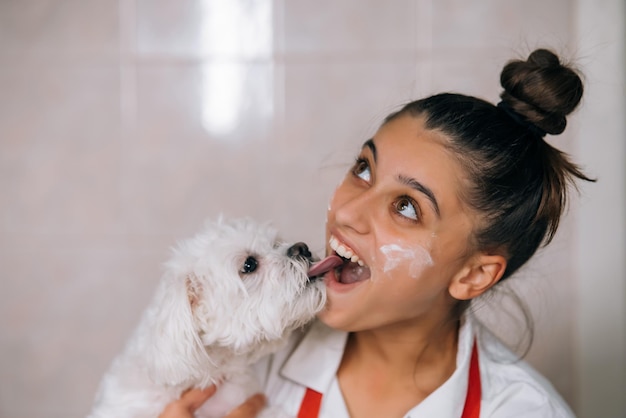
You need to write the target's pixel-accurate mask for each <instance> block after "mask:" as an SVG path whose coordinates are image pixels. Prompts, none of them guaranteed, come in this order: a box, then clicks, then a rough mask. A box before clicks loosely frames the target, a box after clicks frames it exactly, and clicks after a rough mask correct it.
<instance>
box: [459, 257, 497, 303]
mask: <svg viewBox="0 0 626 418" xmlns="http://www.w3.org/2000/svg"><path fill="white" fill-rule="evenodd" d="M505 270H506V258H504V257H503V256H501V255H496V254H482V253H481V254H478V255H476V256H474V257H472V258H471V259H470V260H469V261H468V263H467V264H466V265H465V266H464V267H463V268H462V269H461V270H460V271H459V272H458V273H457V275H456V276H454V278H453V279H452V281H451V282H450V285H449V286H448V291H449V292H450V295H451V296H452V297H453V298H455V299H457V300H469V299H473V298H475V297H477V296H480V295H482V294H483V293H484V292H486V291H487V290H489V289H490V288H491V287H492V286H493V285H495V284H496V283H498V281H499V280H500V279H501V278H502V275H503V274H504V271H505Z"/></svg>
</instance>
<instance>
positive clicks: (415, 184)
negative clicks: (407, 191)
mask: <svg viewBox="0 0 626 418" xmlns="http://www.w3.org/2000/svg"><path fill="white" fill-rule="evenodd" d="M398 181H400V183H402V184H405V185H407V186H409V187H410V188H412V189H413V190H416V191H418V192H420V193H422V194H424V195H425V196H426V197H427V198H428V200H430V203H432V205H433V209H434V210H435V213H436V214H437V217H438V218H441V213H440V212H439V204H438V203H437V199H436V198H435V194H434V193H433V191H432V190H430V189H429V188H428V187H426V186H424V185H423V184H422V183H420V182H419V181H417V180H415V179H414V178H411V177H407V176H404V175H402V174H399V175H398Z"/></svg>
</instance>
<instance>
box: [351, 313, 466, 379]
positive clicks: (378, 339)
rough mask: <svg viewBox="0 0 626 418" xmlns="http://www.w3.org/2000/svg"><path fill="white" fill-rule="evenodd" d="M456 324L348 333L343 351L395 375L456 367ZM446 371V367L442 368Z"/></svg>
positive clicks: (409, 326) (396, 326)
mask: <svg viewBox="0 0 626 418" xmlns="http://www.w3.org/2000/svg"><path fill="white" fill-rule="evenodd" d="M458 330H459V321H446V322H445V323H439V324H436V325H430V326H429V325H421V326H420V325H414V324H404V323H403V324H396V325H393V326H387V327H383V328H379V329H373V330H366V331H359V332H355V333H351V334H350V336H349V339H348V345H347V347H346V352H347V353H348V352H350V353H349V354H350V355H353V356H356V357H358V358H361V359H363V360H366V361H367V362H369V363H371V362H374V363H376V362H380V363H381V364H383V365H384V366H385V368H393V369H395V370H397V371H398V372H401V371H402V372H405V373H406V372H411V373H412V372H415V371H418V370H420V369H431V368H440V366H442V365H444V364H446V363H450V362H452V363H454V365H455V366H456V352H457V340H458ZM444 368H447V367H444Z"/></svg>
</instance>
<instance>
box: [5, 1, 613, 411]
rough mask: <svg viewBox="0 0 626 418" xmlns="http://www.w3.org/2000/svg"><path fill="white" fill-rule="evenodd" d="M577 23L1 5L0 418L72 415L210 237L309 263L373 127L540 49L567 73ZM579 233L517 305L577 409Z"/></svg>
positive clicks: (516, 13) (389, 13) (449, 13)
mask: <svg viewBox="0 0 626 418" xmlns="http://www.w3.org/2000/svg"><path fill="white" fill-rule="evenodd" d="M574 6H575V2H573V1H568V0H555V1H550V2H544V1H541V0H515V1H507V2H502V1H497V0H483V1H479V2H473V3H472V5H471V6H470V5H469V4H468V3H467V2H464V1H454V0H445V1H430V0H405V1H402V0H392V1H389V0H341V1H336V0H316V1H304V0H274V1H272V0H256V1H253V0H250V1H244V0H239V1H236V0H204V1H202V0H134V1H133V0H119V1H118V2H115V1H112V0H55V1H52V0H2V1H0V265H1V266H2V271H3V274H2V276H0V327H1V328H0V329H1V332H0V350H1V351H0V416H2V417H7V418H8V417H10V418H26V417H28V418H33V417H47V418H53V417H59V418H60V417H80V416H84V415H85V413H86V412H87V411H88V409H89V406H90V404H91V401H92V398H93V395H94V392H95V390H96V386H97V384H98V381H99V379H100V377H101V375H102V374H103V372H104V371H105V369H106V368H107V366H108V363H109V361H110V360H111V358H112V357H113V356H114V354H115V353H117V352H118V351H119V350H120V349H121V347H122V344H123V342H124V340H125V339H126V337H127V336H128V333H129V332H130V331H131V329H132V328H133V327H134V326H135V324H136V321H137V319H138V316H139V314H140V312H141V311H142V309H143V308H144V307H145V305H146V304H147V302H148V300H149V298H150V297H151V294H152V291H153V289H154V285H155V283H156V281H157V280H158V278H159V275H160V272H161V264H162V263H163V262H164V261H165V260H166V258H167V256H168V251H169V247H170V246H171V245H173V244H174V243H175V241H176V240H177V239H180V238H184V237H187V236H188V235H190V234H192V233H194V232H195V231H196V230H197V229H198V227H199V226H200V225H201V223H202V221H203V219H204V218H205V217H208V216H216V215H217V214H219V213H224V214H227V215H230V216H241V215H250V216H253V217H255V218H258V219H262V220H273V221H274V223H275V224H276V225H277V226H278V227H279V228H280V229H281V230H282V232H283V235H284V236H285V237H286V238H288V239H297V240H304V241H307V242H309V243H310V244H311V247H312V248H313V249H314V250H315V251H316V252H318V253H319V252H320V251H321V250H322V248H323V242H322V240H323V222H324V216H325V210H326V207H327V201H328V197H329V196H330V194H331V193H332V191H333V189H334V185H335V184H336V183H337V182H338V181H339V179H340V178H341V176H342V175H343V172H344V170H345V169H346V167H347V166H348V165H349V164H350V163H351V159H352V158H353V156H354V153H355V152H356V150H357V149H358V147H359V146H360V144H361V142H362V141H363V140H364V139H365V138H366V137H368V135H371V134H372V133H373V131H374V130H375V129H376V127H377V125H378V123H379V122H380V121H381V119H382V118H383V117H384V116H385V115H386V114H387V113H389V112H390V111H392V110H393V109H395V108H396V106H397V105H399V104H401V103H403V102H405V101H407V100H409V99H411V98H416V97H419V96H422V95H425V94H428V93H432V92H437V91H441V90H455V91H461V92H465V93H469V94H476V95H479V96H481V97H484V98H487V99H489V100H492V101H495V100H497V94H498V92H499V85H498V73H499V70H500V67H501V65H502V64H503V63H504V62H505V60H507V59H508V58H511V57H521V56H523V55H524V54H526V53H527V52H529V51H530V50H531V49H533V48H535V47H537V46H551V47H553V48H555V49H556V50H558V51H560V52H562V53H563V54H564V55H565V56H572V57H574V56H576V51H577V43H576V39H577V34H576V28H575V27H574V26H573V25H574V23H573V22H575V21H576V8H575V7H574ZM616 19H619V17H616ZM583 112H584V110H583ZM575 140H576V135H575V132H574V133H572V134H569V135H566V136H565V139H564V140H563V138H560V141H562V142H559V144H562V143H563V142H565V143H568V141H569V144H572V143H575ZM568 147H572V145H565V148H566V149H567V148H568ZM574 233H575V224H574V223H573V222H572V221H571V220H569V218H568V219H566V221H565V222H564V228H563V230H562V231H561V233H560V234H559V236H558V238H557V240H556V242H555V243H554V245H553V247H552V248H551V249H549V250H547V251H546V252H545V253H543V254H542V255H541V257H540V258H539V259H538V260H537V262H535V263H534V264H533V265H532V266H531V268H529V269H528V270H527V271H526V272H525V273H524V276H525V277H526V278H527V279H528V281H527V282H526V283H527V284H526V285H523V286H522V287H523V289H522V293H523V294H525V295H526V296H529V297H530V299H531V300H530V304H531V307H532V308H533V309H534V311H535V313H536V317H537V343H536V345H535V348H534V349H533V351H532V352H531V354H530V356H529V359H530V361H531V362H533V364H535V365H536V366H537V367H538V368H539V369H540V370H541V371H542V372H543V373H544V374H545V375H546V376H547V377H548V378H549V379H550V380H552V381H553V383H554V384H555V386H556V387H557V389H558V390H559V391H560V392H561V393H562V394H563V395H564V396H565V398H566V399H567V400H568V401H570V402H571V403H572V404H574V405H575V404H576V391H575V385H576V381H577V380H576V379H577V375H576V365H575V364H574V351H575V349H576V348H575V347H574V346H573V345H572V341H573V340H574V332H575V331H574V329H575V322H574V315H573V313H574V311H575V303H572V300H575V299H576V297H577V295H576V290H575V288H574V286H572V285H571V282H570V281H569V280H571V275H572V274H573V273H575V272H572V267H571V265H570V263H568V258H569V257H570V256H571V251H572V249H571V238H572V236H573V234H574Z"/></svg>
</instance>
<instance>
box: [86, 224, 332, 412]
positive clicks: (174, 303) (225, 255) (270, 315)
mask: <svg viewBox="0 0 626 418" xmlns="http://www.w3.org/2000/svg"><path fill="white" fill-rule="evenodd" d="M311 262H312V259H311V254H310V252H309V250H308V248H307V247H306V245H305V244H303V243H297V244H294V245H289V244H285V243H282V242H280V241H278V238H277V234H276V231H275V230H274V229H273V228H272V227H271V226H269V225H259V224H257V223H255V222H253V221H251V220H248V219H243V220H234V221H228V222H227V221H223V220H221V219H220V220H218V221H216V222H212V223H211V222H210V223H207V226H206V228H205V230H204V231H203V232H201V233H200V234H198V235H196V236H195V237H194V238H192V239H190V240H188V241H185V242H182V243H181V244H180V245H179V246H178V248H177V249H175V251H174V256H173V258H172V259H171V260H170V261H169V262H168V263H167V265H166V266H167V271H166V274H165V275H164V277H163V278H162V280H161V282H160V283H159V287H158V289H157V291H156V295H155V298H154V300H153V301H152V303H151V304H150V306H149V307H148V309H147V310H146V312H145V313H144V315H143V318H142V320H141V322H140V324H139V327H138V328H137V330H136V331H135V333H134V334H133V336H132V338H131V339H130V341H129V343H128V345H127V347H126V348H125V350H124V351H123V353H122V354H121V355H119V356H118V357H117V358H116V359H115V360H114V361H113V364H112V366H111V369H110V370H109V371H108V372H107V374H106V375H105V376H104V378H103V380H102V383H101V386H100V389H99V391H98V394H97V396H96V402H95V406H94V408H93V410H92V412H91V414H90V415H89V416H90V417H91V418H124V417H128V418H130V417H132V418H143V417H145V418H156V417H158V415H159V414H160V413H161V412H162V411H163V409H164V407H165V405H166V404H168V403H170V402H171V401H173V400H174V399H177V398H179V397H180V395H181V393H182V392H183V391H184V390H186V389H188V388H191V387H200V388H204V387H207V386H209V385H211V384H214V383H220V382H225V384H223V385H222V384H220V387H219V389H218V391H217V393H216V395H215V396H214V397H212V398H211V399H209V401H208V402H207V403H206V404H205V405H204V406H203V407H202V408H201V410H200V411H198V412H197V416H199V417H219V416H223V415H224V414H226V413H227V412H228V411H229V410H230V409H232V408H233V407H235V406H237V405H239V404H240V403H241V402H243V400H245V398H246V397H247V396H249V395H251V394H252V393H253V392H255V391H257V390H258V389H259V388H258V387H257V388H255V387H252V386H253V385H254V379H253V377H252V373H251V371H250V368H249V365H250V364H251V363H253V362H255V361H256V360H258V359H259V358H260V357H262V356H265V355H267V354H269V353H271V352H272V351H275V350H277V349H278V348H280V347H281V346H282V345H283V343H285V342H286V340H287V338H288V336H289V334H290V333H291V332H292V331H293V330H295V329H296V328H298V327H301V326H303V325H304V324H306V323H307V322H308V321H310V320H311V319H313V317H314V316H315V314H316V313H317V312H318V311H320V310H321V309H322V308H323V306H324V303H325V300H326V295H325V288H324V284H323V283H322V282H321V281H315V280H310V279H309V278H308V277H307V271H308V269H309V267H310V265H311ZM274 416H276V415H274Z"/></svg>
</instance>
